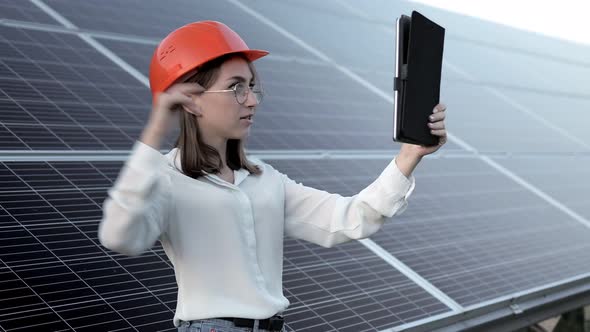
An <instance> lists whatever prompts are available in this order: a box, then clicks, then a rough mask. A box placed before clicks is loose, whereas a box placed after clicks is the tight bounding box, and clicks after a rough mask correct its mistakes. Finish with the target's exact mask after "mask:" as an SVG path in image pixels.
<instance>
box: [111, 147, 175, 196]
mask: <svg viewBox="0 0 590 332" xmlns="http://www.w3.org/2000/svg"><path fill="white" fill-rule="evenodd" d="M167 163H168V160H167V159H166V156H164V155H163V154H162V153H160V151H158V150H156V149H154V148H152V147H151V146H149V145H147V144H145V143H143V142H141V141H136V142H135V144H134V145H133V149H132V150H131V155H130V156H129V159H127V162H126V163H125V167H124V169H123V171H122V172H121V175H120V177H119V181H118V182H119V184H120V185H121V186H122V187H124V188H128V187H133V188H134V189H135V190H133V191H138V192H143V193H145V192H146V191H147V189H148V188H149V187H151V186H152V184H153V183H154V181H155V180H156V179H157V177H158V175H159V174H161V173H160V172H161V170H163V169H164V168H165V167H166V164H167Z"/></svg>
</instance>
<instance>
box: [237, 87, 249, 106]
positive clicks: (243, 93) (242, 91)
mask: <svg viewBox="0 0 590 332" xmlns="http://www.w3.org/2000/svg"><path fill="white" fill-rule="evenodd" d="M247 98H248V87H247V86H246V84H244V83H238V84H236V99H237V101H238V103H239V104H243V103H245V102H246V99H247Z"/></svg>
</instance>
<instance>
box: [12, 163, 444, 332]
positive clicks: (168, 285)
mask: <svg viewBox="0 0 590 332" xmlns="http://www.w3.org/2000/svg"><path fill="white" fill-rule="evenodd" d="M282 163H288V164H289V165H295V166H296V165H297V164H298V161H294V160H291V161H288V162H287V161H282V162H281V163H280V164H282ZM306 163H307V162H306V161H303V164H306ZM1 165H2V169H1V172H0V176H1V179H2V184H3V186H2V188H3V189H2V190H1V191H0V207H1V208H2V210H1V211H2V212H3V216H2V218H1V219H0V220H2V223H1V224H0V225H1V226H0V234H1V235H0V247H1V248H2V249H3V250H2V252H1V253H0V259H1V262H3V263H4V264H5V266H3V268H2V269H0V272H1V273H4V274H5V275H6V280H7V281H8V282H7V283H0V285H1V288H0V294H3V297H5V298H10V299H11V300H10V301H11V302H7V303H10V307H11V308H12V311H7V314H11V313H13V312H25V311H27V312H28V311H31V310H32V311H33V312H34V314H35V315H37V314H38V315H44V316H47V317H46V318H47V321H43V320H42V321H40V322H39V324H41V325H42V326H43V328H54V326H61V325H59V324H62V325H63V326H69V327H71V328H73V329H75V330H84V329H85V328H86V327H87V328H88V329H92V328H95V329H98V328H100V329H107V328H109V329H116V328H123V327H129V325H128V324H129V323H131V324H132V325H133V326H135V327H138V324H135V323H133V321H134V320H144V326H141V324H139V325H140V326H139V327H140V330H155V329H156V327H158V328H169V327H170V321H171V319H172V316H173V310H174V308H175V305H176V281H175V279H174V271H173V269H172V267H171V264H170V262H169V261H168V260H167V258H165V254H164V253H163V249H162V248H161V246H159V245H158V246H156V247H155V248H154V249H153V250H151V251H150V252H148V253H146V254H144V255H142V256H138V257H125V256H123V255H119V254H115V253H113V252H108V251H107V250H106V249H104V248H103V247H101V246H100V245H99V243H98V240H97V228H98V220H100V218H101V215H102V211H101V205H102V202H103V201H104V198H105V197H106V190H107V189H108V188H109V187H110V186H111V185H112V183H113V181H114V180H115V176H116V174H117V172H116V170H117V169H120V167H121V162H81V161H80V162H5V163H2V164H1ZM297 169H300V168H299V167H297ZM109 170H110V171H109ZM369 177H370V175H368V173H365V174H364V176H363V180H365V181H366V180H368V179H369ZM319 188H322V187H319ZM284 286H285V295H286V296H287V297H288V298H289V300H290V301H291V303H292V306H291V308H290V309H289V310H293V311H294V315H293V320H291V321H290V322H289V326H290V328H291V329H292V330H295V331H317V330H322V331H328V330H337V331H341V330H345V327H348V328H350V329H351V331H352V330H354V329H357V330H358V331H360V330H363V331H378V330H379V329H382V328H385V327H391V326H394V325H397V324H401V323H405V322H410V321H413V320H416V319H420V318H424V317H429V316H432V315H435V314H438V313H442V312H445V311H448V308H447V307H446V306H445V305H444V304H442V303H440V302H439V301H438V300H436V299H435V298H434V297H432V295H430V294H428V293H427V292H426V291H424V290H423V289H422V288H421V287H420V286H418V285H416V284H415V283H414V282H413V281H411V280H409V279H408V278H407V277H406V276H404V275H402V274H401V273H400V272H399V271H397V270H395V269H394V268H393V267H392V266H390V265H389V264H388V263H386V262H385V261H383V260H382V259H380V258H379V257H377V256H375V255H374V254H372V252H370V251H369V250H368V249H367V248H365V247H364V246H362V245H361V244H360V243H358V242H350V243H347V244H344V245H342V246H339V247H337V248H331V249H326V248H321V247H319V246H316V245H310V244H309V243H305V242H303V241H299V240H295V239H286V243H285V263H284ZM8 294H12V295H14V296H12V295H11V296H8ZM4 295H6V296H4ZM72 301H76V302H78V303H79V306H78V307H77V309H76V310H72V309H73V308H72V307H71V302H72ZM133 303H134V304H133ZM143 303H146V305H143ZM123 306H124V309H123V308H122V307H123ZM62 310H63V311H62ZM99 313H100V315H104V316H105V317H104V318H101V319H100V320H97V319H95V320H94V321H93V322H92V324H91V322H88V321H86V320H84V319H83V318H84V317H86V316H87V315H91V316H93V317H95V318H97V317H96V315H98V314H99ZM147 314H149V318H147V317H143V316H145V315H147ZM287 314H288V315H290V311H287ZM140 315H141V316H142V318H138V317H139V316H140ZM60 321H61V323H60ZM97 322H103V323H101V324H104V325H96V324H97ZM12 324H16V323H15V322H12V321H11V320H9V319H7V320H4V318H0V326H3V327H4V328H6V329H7V330H10V329H12V328H17V327H21V328H22V327H25V326H29V325H30V321H29V322H26V321H22V322H20V325H18V324H16V325H12ZM84 324H90V325H88V326H87V325H84ZM60 328H61V327H60Z"/></svg>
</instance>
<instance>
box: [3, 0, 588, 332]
mask: <svg viewBox="0 0 590 332" xmlns="http://www.w3.org/2000/svg"><path fill="white" fill-rule="evenodd" d="M39 4H45V5H46V6H47V7H46V8H42V7H41V6H39ZM48 8H49V9H51V10H54V11H55V12H56V13H57V15H58V16H61V18H63V19H65V20H69V21H70V22H71V23H72V24H73V25H74V26H76V27H77V28H79V29H80V30H77V29H75V28H71V27H68V26H66V25H64V23H63V22H64V20H63V19H62V20H58V19H56V18H55V15H54V14H52V13H51V12H50V10H49V9H48ZM413 9H418V10H420V11H422V12H423V13H425V14H426V15H427V16H428V17H430V18H432V19H434V20H435V21H437V22H440V23H441V24H442V25H443V26H445V27H446V28H447V39H446V44H445V64H444V66H443V82H442V90H441V101H443V102H444V103H445V104H447V106H448V112H447V113H448V119H447V122H446V123H447V128H448V130H449V132H451V134H452V137H451V140H450V141H449V142H448V143H447V144H446V145H445V147H444V148H443V149H442V151H440V152H439V153H438V154H437V155H435V158H425V159H423V161H422V162H421V163H420V166H419V167H418V168H417V169H416V170H415V172H414V175H415V177H416V179H417V184H416V190H415V191H414V193H413V194H412V197H411V199H410V205H409V207H408V209H407V210H406V211H405V212H404V213H403V214H402V215H400V216H396V217H394V218H393V219H392V220H389V222H388V223H387V224H386V225H385V226H384V227H383V229H382V230H381V231H380V232H378V233H377V234H375V235H374V236H373V237H372V240H373V241H374V243H375V244H376V245H377V246H379V247H381V248H383V249H384V251H385V252H386V253H387V254H389V255H392V256H393V257H394V258H395V259H397V260H399V262H400V264H401V265H398V266H396V267H394V266H392V264H391V262H390V261H388V260H387V259H385V258H384V257H381V256H379V255H377V254H376V253H375V252H373V251H372V250H370V249H369V248H368V247H367V246H366V245H363V243H360V242H350V243H346V244H342V245H340V246H338V247H335V248H331V249H326V248H320V247H318V246H315V245H312V244H309V243H306V242H303V241H300V240H294V239H290V238H285V251H284V271H283V280H284V292H285V295H286V296H287V297H288V298H289V300H290V302H291V305H290V307H289V309H288V310H287V312H286V317H287V330H288V331H381V330H384V329H387V328H392V327H403V326H406V324H408V323H417V322H418V323H419V322H422V321H428V320H436V319H438V318H439V317H441V315H448V314H449V313H451V312H452V310H453V308H452V307H453V306H454V305H456V306H458V307H460V308H465V307H469V306H475V305H478V304H481V303H484V302H486V301H489V302H493V301H495V300H496V299H499V298H502V297H505V296H509V295H511V294H514V293H517V292H526V291H527V290H530V289H533V288H536V287H540V288H542V287H544V286H545V285H548V284H551V283H555V282H559V281H561V280H565V279H568V278H573V277H576V276H581V275H585V274H588V273H590V264H589V262H590V256H589V255H588V252H590V250H589V249H590V245H589V244H588V242H587V241H585V240H586V239H587V238H588V236H589V235H590V233H589V232H590V230H589V225H590V222H589V221H588V220H590V210H588V206H590V204H588V198H587V197H590V195H589V194H590V184H589V183H588V181H584V179H587V178H588V175H589V174H588V170H587V169H588V167H586V165H588V160H587V159H588V158H587V156H588V152H590V151H589V150H590V148H589V147H590V136H589V135H590V134H589V133H588V131H587V130H586V126H584V125H583V124H584V123H587V122H588V120H589V119H590V116H589V115H588V113H587V112H586V111H585V110H586V109H587V108H588V106H589V105H588V103H589V101H588V93H587V91H585V87H586V86H588V84H589V83H590V82H589V80H590V75H588V71H589V70H590V63H588V61H587V58H588V55H590V48H588V47H587V46H584V45H576V44H572V43H567V42H563V41H558V40H553V39H549V38H545V37H541V36H538V35H533V34H530V33H526V32H522V31H516V30H514V29H511V28H508V27H504V26H497V25H494V24H491V23H486V22H482V21H479V20H476V19H473V18H469V17H463V16H460V15H455V14H450V13H447V12H444V11H441V10H438V9H433V8H428V7H424V6H423V5H419V4H415V3H409V2H401V1H396V2H391V1H385V0H375V1H372V2H371V3H370V4H365V3H362V4H361V3H359V2H357V1H350V0H326V1H322V2H317V1H312V0H299V1H296V0H288V1H281V2H276V1H270V0H256V1H252V0H250V1H238V0H227V1H209V0H208V1H199V2H195V1H189V0H175V1H171V2H161V1H153V0H149V1H143V0H142V1H140V0H133V1H118V0H107V1H101V2H100V3H95V2H89V1H88V2H82V1H72V0H44V1H18V2H15V1H0V12H1V14H0V15H1V18H2V19H3V20H2V22H0V156H2V155H5V156H7V155H12V154H11V153H13V152H25V154H19V155H18V156H17V157H15V158H13V159H15V160H16V161H4V162H2V161H1V160H0V330H6V331H13V330H14V331H20V330H23V329H29V328H33V327H35V328H40V329H43V330H56V331H96V330H116V331H126V330H130V331H131V330H133V331H171V330H173V326H172V316H173V314H174V310H175V307H176V296H177V294H176V282H175V278H174V270H173V268H172V266H171V263H170V262H169V260H168V258H167V257H166V255H165V253H164V251H163V249H162V247H161V246H160V245H159V244H158V245H156V246H155V247H153V248H152V249H151V250H149V251H148V252H146V253H144V254H143V255H141V256H137V257H127V256H123V255H120V254H117V253H114V252H111V251H108V250H107V249H105V248H104V247H102V246H101V245H100V243H99V242H98V240H97V227H98V222H99V221H100V218H101V215H102V211H101V207H102V203H103V202H104V199H105V197H106V191H107V190H108V189H109V188H110V187H111V186H112V184H113V181H114V180H115V179H116V177H117V175H118V173H119V170H120V169H121V167H122V165H123V162H122V161H120V160H119V159H120V157H119V155H115V154H109V153H110V152H113V151H115V150H121V151H128V150H129V149H130V148H131V146H132V145H133V143H134V141H135V140H136V139H137V138H138V137H139V135H140V133H141V130H142V128H143V126H144V125H145V122H146V120H147V118H148V116H149V111H150V101H151V97H150V94H149V89H148V88H147V87H146V86H145V84H144V83H142V82H140V81H139V80H138V79H137V78H135V77H133V76H132V75H130V73H129V72H128V68H125V67H124V66H121V65H119V64H117V63H115V61H113V60H116V59H113V58H112V57H111V58H109V56H105V54H104V53H103V52H101V51H100V50H99V49H98V48H97V47H96V45H91V44H90V43H88V42H86V41H85V40H84V39H83V38H81V37H85V38H88V37H89V38H92V39H93V40H94V41H95V42H98V43H99V44H101V45H103V46H104V47H105V48H106V49H107V50H109V51H111V52H112V53H113V54H114V55H115V57H116V58H119V59H121V60H122V61H124V62H125V63H126V64H128V65H129V66H130V67H131V68H132V69H134V70H136V71H137V72H138V73H140V75H141V74H142V75H144V76H147V74H148V65H149V60H150V57H151V55H152V52H153V50H154V47H155V46H156V44H157V42H158V41H159V40H160V39H161V38H162V37H164V36H165V35H166V34H167V33H169V32H170V31H171V30H173V29H174V28H176V27H179V26H181V25H183V24H186V23H189V22H192V21H197V20H204V19H211V20H219V21H222V22H224V23H226V24H228V25H229V26H230V27H232V28H233V29H235V30H236V31H238V32H239V33H240V35H241V36H242V37H243V38H244V39H245V40H246V42H247V43H248V45H249V46H250V47H252V48H261V49H266V50H269V51H270V52H271V55H270V56H268V57H267V58H264V59H262V60H260V61H257V62H256V65H257V69H258V71H259V72H260V75H261V77H262V80H263V84H264V87H265V91H266V96H265V100H264V103H263V104H262V105H261V107H260V109H259V113H258V114H257V118H256V123H255V124H254V127H253V130H252V133H251V136H250V137H249V138H248V141H247V147H248V149H249V150H251V151H255V152H256V153H259V154H262V155H265V154H266V155H267V157H265V158H263V159H264V160H265V161H267V162H268V163H270V164H272V165H273V166H274V167H275V168H277V169H278V170H279V171H281V172H283V173H285V174H288V175H289V176H290V177H291V178H292V179H294V180H297V181H299V182H302V183H304V184H305V185H308V186H311V187H315V188H318V189H322V190H326V191H329V192H334V193H339V194H341V195H346V196H351V195H354V194H356V193H358V192H359V191H360V190H361V189H363V188H364V187H366V186H367V185H368V184H369V183H371V181H373V180H374V179H375V178H376V176H377V175H378V174H379V173H380V172H381V171H382V170H383V168H384V167H385V166H386V165H387V164H388V162H389V161H390V160H391V158H393V156H395V154H396V153H397V150H398V149H399V145H398V144H396V143H393V142H392V141H391V137H390V136H391V134H390V133H391V120H390V119H391V113H392V112H391V111H392V105H391V100H390V97H384V96H391V93H392V77H393V61H394V59H393V54H394V53H393V52H394V44H393V38H394V36H395V31H394V30H393V22H394V20H395V18H396V17H397V16H399V15H400V14H409V13H410V12H411V10H413ZM52 15H53V16H54V17H52ZM82 33H85V34H86V35H82ZM498 36H502V38H498ZM175 134H176V132H173V133H171V135H170V136H169V137H168V138H167V142H166V145H165V146H164V150H166V149H168V148H170V147H172V144H173V142H174V139H175V136H174V135H175ZM49 150H51V151H57V153H58V155H60V156H61V157H59V156H58V157H57V159H58V161H44V160H42V158H43V157H42V156H44V154H43V153H44V152H47V151H49ZM367 150H371V153H372V155H371V156H369V155H367V154H366V153H364V154H363V151H367ZM80 151H86V152H88V151H90V153H95V154H96V156H99V155H100V156H102V157H100V158H102V161H86V160H85V159H84V157H80V156H81V155H79V157H74V160H72V158H71V157H68V156H70V153H72V152H80ZM318 151H319V152H320V153H322V154H324V155H333V156H334V157H335V159H330V158H327V159H317V154H316V152H318ZM347 151H350V153H349V154H347ZM302 152H303V154H301V153H302ZM305 153H308V155H306V154H305ZM310 155H312V156H310ZM375 155H379V157H375ZM27 156H33V157H36V158H37V160H36V161H29V160H26V157H27ZM272 156H275V158H273V157H272ZM277 156H281V157H280V158H279V157H277ZM336 157H337V158H336ZM436 157H438V158H436ZM19 158H20V159H19ZM39 158H41V160H39ZM54 158H55V157H54ZM60 158H61V159H60ZM76 158H77V159H76ZM2 160H7V159H2ZM402 265H403V266H402ZM400 266H401V267H400ZM404 266H405V268H407V269H408V270H410V271H412V272H415V273H416V274H417V275H418V276H419V278H416V277H415V276H413V275H411V274H408V272H407V271H408V270H406V269H404V268H403V267H404ZM429 285H431V286H432V287H433V288H435V289H437V290H439V291H440V292H442V293H443V294H444V295H445V296H447V297H448V299H444V298H441V297H440V295H437V294H433V293H432V291H431V289H429V288H428V287H429Z"/></svg>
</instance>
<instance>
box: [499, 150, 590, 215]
mask: <svg viewBox="0 0 590 332" xmlns="http://www.w3.org/2000/svg"><path fill="white" fill-rule="evenodd" d="M495 161H497V162H498V163H499V164H500V165H503V166H504V167H507V168H509V169H510V170H513V171H514V173H515V174H517V175H518V176H520V177H522V178H523V179H525V180H526V181H528V182H529V183H533V184H534V185H535V186H536V187H537V188H538V189H540V190H542V191H543V192H544V193H547V194H548V195H550V196H551V197H553V198H555V199H556V200H557V201H558V202H560V203H562V204H563V205H564V206H565V207H566V208H569V209H571V210H572V211H574V212H576V213H577V214H578V215H579V216H580V217H581V218H584V219H585V220H590V204H588V201H589V200H590V187H589V186H588V182H587V181H585V180H581V179H588V178H589V176H590V174H588V173H589V172H590V171H589V169H588V162H589V161H590V159H589V158H588V156H586V155H583V156H575V155H572V156H559V155H558V156H535V157H534V158H496V159H495Z"/></svg>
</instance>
